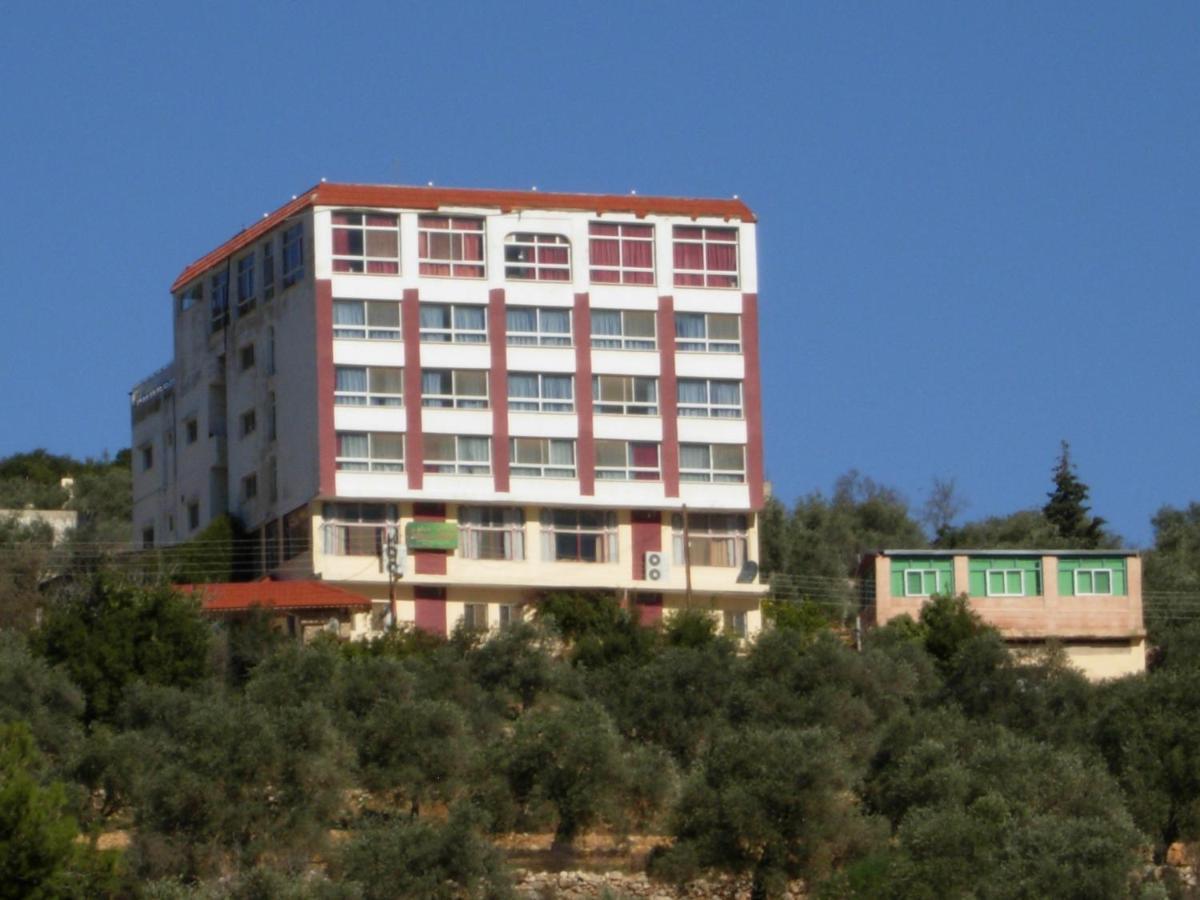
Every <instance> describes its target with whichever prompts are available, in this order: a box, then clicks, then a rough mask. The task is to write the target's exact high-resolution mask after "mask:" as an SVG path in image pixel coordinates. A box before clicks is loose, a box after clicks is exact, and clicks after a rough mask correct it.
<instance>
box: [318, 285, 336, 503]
mask: <svg viewBox="0 0 1200 900" xmlns="http://www.w3.org/2000/svg"><path fill="white" fill-rule="evenodd" d="M315 301H316V304H315V305H316V309H315V315H316V329H315V332H316V340H317V346H316V348H315V349H316V360H317V384H316V388H317V491H318V492H319V493H320V494H322V495H323V496H326V497H332V496H333V495H334V494H336V493H337V488H336V480H337V459H336V457H337V434H336V433H335V432H334V425H333V391H334V371H333V283H332V282H331V281H329V279H328V278H318V279H317V281H316V285H315Z"/></svg>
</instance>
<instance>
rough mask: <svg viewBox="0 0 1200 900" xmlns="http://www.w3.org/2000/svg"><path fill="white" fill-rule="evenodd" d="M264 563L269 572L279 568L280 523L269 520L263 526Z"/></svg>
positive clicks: (275, 520)
mask: <svg viewBox="0 0 1200 900" xmlns="http://www.w3.org/2000/svg"><path fill="white" fill-rule="evenodd" d="M263 557H264V559H263V562H264V564H265V565H266V568H267V571H268V572H269V571H271V570H272V569H277V568H279V521H278V520H277V519H270V520H268V522H267V524H266V525H264V526H263Z"/></svg>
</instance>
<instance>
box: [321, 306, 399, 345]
mask: <svg viewBox="0 0 1200 900" xmlns="http://www.w3.org/2000/svg"><path fill="white" fill-rule="evenodd" d="M333 336H334V337H335V338H358V339H359V340H367V341H398V340H400V304H399V303H397V302H396V301H395V300H334V301H333Z"/></svg>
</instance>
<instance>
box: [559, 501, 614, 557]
mask: <svg viewBox="0 0 1200 900" xmlns="http://www.w3.org/2000/svg"><path fill="white" fill-rule="evenodd" d="M542 558H543V559H545V560H547V561H560V562H599V563H606V562H616V561H617V514H616V513H614V512H602V511H599V510H590V509H543V510H542Z"/></svg>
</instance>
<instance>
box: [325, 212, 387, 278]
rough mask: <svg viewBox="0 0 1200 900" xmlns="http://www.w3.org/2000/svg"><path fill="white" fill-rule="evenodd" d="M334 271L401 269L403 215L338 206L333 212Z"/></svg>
mask: <svg viewBox="0 0 1200 900" xmlns="http://www.w3.org/2000/svg"><path fill="white" fill-rule="evenodd" d="M332 225H333V271H335V272H357V273H366V274H369V275H398V274H399V273H400V226H399V217H398V216H396V215H394V214H389V213H374V212H354V211H352V210H336V211H334V213H333V214H332Z"/></svg>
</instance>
